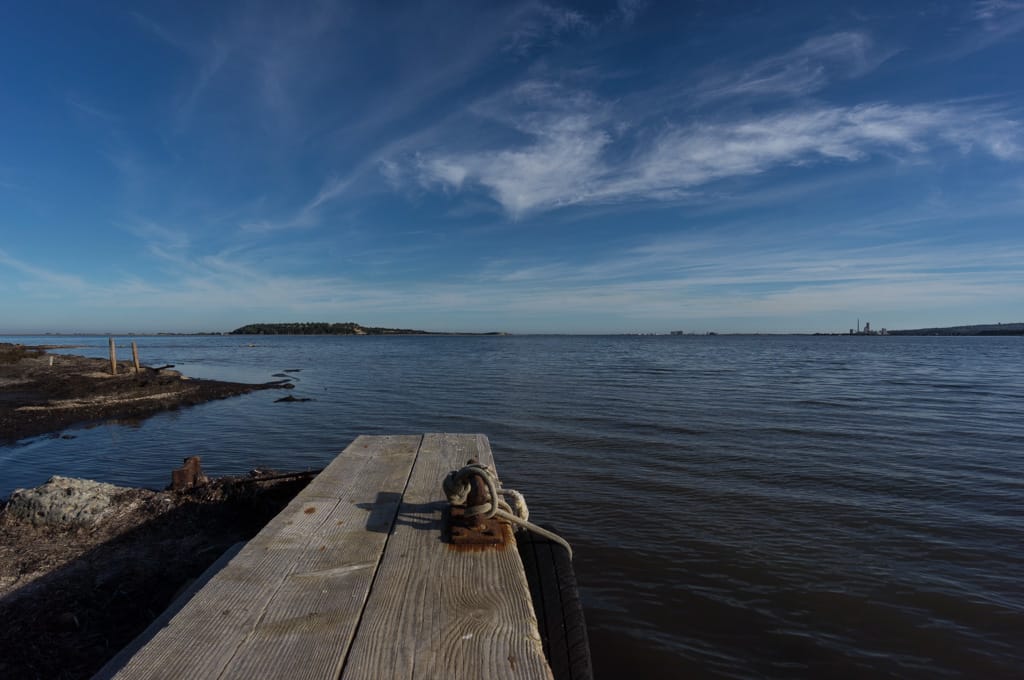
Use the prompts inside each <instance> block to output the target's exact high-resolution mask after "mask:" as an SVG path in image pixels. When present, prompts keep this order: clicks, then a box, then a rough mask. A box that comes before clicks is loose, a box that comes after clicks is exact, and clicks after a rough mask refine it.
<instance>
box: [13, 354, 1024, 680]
mask: <svg viewBox="0 0 1024 680" xmlns="http://www.w3.org/2000/svg"><path fill="white" fill-rule="evenodd" d="M5 340H6V341H14V342H23V343H26V344H44V343H49V344H53V343H54V342H55V341H56V342H60V343H61V344H78V345H85V347H84V348H80V349H74V350H57V351H55V353H57V354H59V353H61V352H66V353H77V354H85V355H88V356H98V357H102V356H105V355H106V351H107V348H106V342H107V341H106V338H95V337H90V338H59V339H55V338H53V337H47V338H0V341H5ZM136 341H137V342H138V344H139V348H140V352H141V355H142V360H143V361H144V362H145V363H147V364H150V365H161V364H168V363H170V364H175V366H176V369H177V370H180V371H182V372H183V373H184V374H186V375H191V376H193V377H202V378H215V379H223V380H237V381H246V382H265V381H268V380H272V379H275V377H274V376H275V374H279V373H286V374H287V375H289V376H291V377H292V378H293V379H294V381H295V384H296V388H295V389H294V390H293V391H292V392H291V393H292V394H293V395H294V396H295V397H297V398H302V397H308V398H311V399H313V401H308V402H299V403H275V402H274V400H275V399H277V398H279V397H280V396H281V394H280V393H273V392H257V393H253V394H248V395H244V396H241V397H235V398H232V399H228V400H224V401H216V402H210V403H207V404H203V405H200V406H197V407H192V408H187V409H181V410H178V411H173V412H168V413H163V414H160V415H157V416H155V417H153V418H150V419H148V420H146V421H143V422H141V423H134V424H120V425H103V426H99V427H94V428H91V429H76V430H71V431H68V433H69V434H72V435H74V438H73V439H60V438H52V437H40V438H36V439H33V440H28V441H23V442H19V443H18V444H16V445H12V446H6V447H2V448H0V496H6V495H7V494H8V493H10V491H11V490H12V489H13V488H15V487H25V486H35V485H37V484H40V483H42V482H44V481H46V479H47V478H48V477H49V476H51V475H53V474H61V475H68V476H81V477H88V478H93V479H98V480H101V481H106V482H113V483H116V484H126V485H138V486H148V487H153V488H161V487H163V486H165V485H166V484H167V483H168V481H169V479H170V470H171V469H172V468H174V467H177V466H178V465H180V463H181V460H182V459H183V458H184V457H186V456H189V455H201V456H202V457H203V466H204V468H205V469H206V471H207V472H208V473H210V474H214V475H219V474H237V473H244V472H247V471H248V470H250V469H252V468H255V467H271V468H276V469H281V470H302V469H315V468H319V467H322V466H323V465H325V464H326V463H327V462H329V461H330V460H331V459H332V458H333V457H334V456H335V455H336V454H337V453H338V452H339V451H340V450H341V449H343V448H344V447H345V446H346V445H347V444H348V443H349V442H350V441H351V440H352V439H353V438H354V437H355V436H357V435H359V434H386V433H417V432H428V431H430V432H438V431H448V432H483V433H485V434H487V435H488V436H489V437H490V440H491V446H492V448H493V450H494V453H495V458H496V460H497V462H498V469H499V472H500V474H501V477H502V480H503V481H504V483H505V485H506V486H507V487H511V488H516V489H519V490H520V491H522V492H523V493H524V494H525V495H526V497H527V500H528V501H529V503H530V508H531V514H532V516H533V517H534V518H535V519H538V520H539V521H540V522H542V523H547V524H553V525H554V526H555V527H556V528H557V529H558V530H559V531H560V532H561V533H562V534H564V535H565V536H566V537H567V538H568V539H569V540H570V541H572V543H573V546H574V549H575V551H576V570H577V576H578V578H579V581H580V584H581V587H582V594H583V598H584V606H585V607H586V615H587V619H588V624H589V626H590V634H591V646H592V651H593V657H594V665H595V669H596V671H597V675H598V677H599V678H606V679H611V678H619V677H624V676H632V677H644V678H676V677H822V676H830V677H919V678H935V677H1013V676H1016V675H1018V673H1019V672H1020V669H1021V668H1024V649H1022V647H1021V644H1020V643H1021V641H1022V640H1024V585H1022V583H1024V578H1022V577H1024V338H1019V337H992V338H988V337H981V338H975V337H968V338H951V337H941V338H919V337H796V336H792V337H789V336H762V337H740V336H718V337H559V336H534V337H530V336H524V337H517V336H509V337H433V336H428V337H274V336H267V337H239V336H224V337H221V336H209V337H153V338H149V337H146V338H137V339H136ZM120 342H121V343H123V344H124V345H125V347H124V349H119V351H120V352H123V353H124V354H123V356H130V351H128V350H127V347H126V345H127V342H128V341H127V340H122V341H120ZM250 343H251V344H252V345H253V346H249V345H250Z"/></svg>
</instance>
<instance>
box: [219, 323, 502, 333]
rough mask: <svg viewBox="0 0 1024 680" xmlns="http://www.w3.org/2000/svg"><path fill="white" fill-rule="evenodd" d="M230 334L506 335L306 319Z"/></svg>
mask: <svg viewBox="0 0 1024 680" xmlns="http://www.w3.org/2000/svg"><path fill="white" fill-rule="evenodd" d="M230 334H231V335H507V334H506V333H503V332H500V331H497V332H491V333H437V332H434V331H421V330H415V329H412V328H380V327H379V326H362V325H360V324H357V323H353V322H352V321H347V322H345V323H327V322H326V321H307V322H299V323H251V324H247V325H245V326H242V327H241V328H236V329H235V330H233V331H231V333H230Z"/></svg>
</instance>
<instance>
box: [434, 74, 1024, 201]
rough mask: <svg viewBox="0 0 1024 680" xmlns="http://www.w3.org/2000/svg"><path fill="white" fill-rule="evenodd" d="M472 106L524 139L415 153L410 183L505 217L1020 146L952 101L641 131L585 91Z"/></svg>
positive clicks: (1005, 127)
mask: <svg viewBox="0 0 1024 680" xmlns="http://www.w3.org/2000/svg"><path fill="white" fill-rule="evenodd" d="M474 111H475V113H476V114H477V115H482V116H486V117H489V118H490V119H491V120H493V121H496V122H499V123H502V124H503V125H506V126H508V127H510V128H512V129H514V130H515V131H516V132H518V133H520V134H521V135H522V136H524V137H525V138H526V139H527V141H525V142H522V143H518V144H505V145H504V146H502V147H499V148H485V149H480V150H461V151H448V152H446V151H444V150H432V151H424V152H422V153H420V154H418V155H417V156H416V159H415V166H416V170H417V173H418V177H419V181H420V182H421V183H422V184H423V185H424V186H427V187H431V186H435V187H443V188H447V189H449V190H456V191H458V190H469V189H471V188H472V187H479V188H482V189H483V190H484V191H486V192H487V193H489V194H490V195H491V196H492V197H493V198H494V200H496V201H497V202H498V203H499V204H500V205H501V206H502V207H503V208H504V210H505V211H506V212H507V213H508V214H510V215H511V216H513V217H520V216H522V215H525V214H527V213H530V212H537V211H544V210H551V209H554V208H558V207H562V206H567V205H578V204H588V203H607V202H621V201H631V200H638V199H655V200H667V199H679V198H681V197H683V196H686V195H687V194H688V193H689V192H692V191H694V190H696V189H697V188H699V187H701V186H703V185H706V184H708V183H711V182H714V181H717V180H721V179H726V178H731V177H745V176H753V175H758V174H761V173H765V172H768V171H770V170H772V169H773V168H777V167H780V166H785V165H801V164H810V163H822V162H844V163H854V162H861V161H864V160H866V159H868V158H870V157H872V156H874V155H876V154H881V153H885V154H890V155H892V154H903V155H910V156H913V155H922V154H926V153H927V152H929V151H933V150H935V149H936V148H940V147H949V148H954V149H956V150H958V151H960V152H961V153H965V154H966V153H970V152H972V151H979V152H982V153H985V154H989V155H991V156H994V157H995V158H998V159H1003V160H1009V159H1014V158H1019V157H1020V156H1021V154H1022V149H1024V135H1022V127H1021V124H1020V123H1019V122H1017V121H1016V120H1014V119H1013V118H1012V117H1010V116H1008V115H1006V114H1005V113H1003V112H1001V111H999V110H997V109H991V108H983V107H970V106H966V105H962V104H951V103H943V104H918V105H906V106H899V105H894V104H888V103H873V104H863V105H858V106H847V107H841V106H831V107H829V106H818V107H816V108H810V109H808V108H806V107H804V108H800V109H795V110H787V111H782V112H777V113H772V114H768V115H764V116H760V117H747V118H741V119H734V120H725V121H718V122H689V123H669V124H662V125H660V126H659V127H658V128H654V129H650V128H651V126H649V125H647V126H645V125H644V123H643V121H642V120H641V121H637V122H636V123H635V124H629V122H628V118H625V116H627V115H628V113H629V112H616V113H617V115H612V112H613V106H612V105H611V104H608V103H605V102H603V101H601V100H599V99H598V98H596V97H594V96H593V95H590V94H587V93H579V92H572V91H563V90H560V89H559V88H558V87H557V86H553V85H551V84H548V83H527V84H525V85H522V86H520V87H518V88H516V89H514V90H512V91H511V92H508V93H505V94H504V95H503V96H501V97H499V98H496V99H491V100H489V101H487V102H486V103H485V104H484V105H481V106H478V107H476V108H475V109H474ZM624 119H625V120H627V124H626V125H623V120H624ZM627 135H630V136H629V137H628V138H627ZM616 145H619V146H628V147H629V149H630V150H629V151H628V152H627V153H623V152H622V151H621V149H620V148H618V147H616ZM615 151H617V153H616V152H615Z"/></svg>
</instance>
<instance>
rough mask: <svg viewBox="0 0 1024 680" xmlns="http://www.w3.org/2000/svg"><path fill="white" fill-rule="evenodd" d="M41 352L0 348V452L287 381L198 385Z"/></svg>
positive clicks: (123, 365) (165, 373)
mask: <svg viewBox="0 0 1024 680" xmlns="http://www.w3.org/2000/svg"><path fill="white" fill-rule="evenodd" d="M46 349H47V348H45V347H26V346H22V345H11V344H7V343H0V444H10V443H13V442H15V441H17V440H19V439H25V438H27V437H34V436H39V435H43V434H49V433H56V432H60V431H62V430H64V429H66V428H68V427H71V426H76V425H87V424H89V423H96V422H104V421H110V420H136V421H137V420H141V419H144V418H148V417H149V416H152V415H154V414H156V413H160V412H162V411H168V410H174V409H178V408H181V407H183V406H193V405H196V404H202V403H204V402H207V401H212V400H214V399H225V398H227V397H233V396H237V395H240V394H246V393H248V392H253V391H255V390H266V389H288V388H291V387H292V384H291V383H290V382H288V381H276V382H269V383H262V384H249V383H236V382H225V381H220V380H198V379H190V378H188V377H185V376H182V375H181V374H180V373H178V372H177V371H174V370H170V369H168V368H164V369H156V368H152V367H149V366H142V367H141V369H140V370H139V371H138V372H136V371H135V368H134V366H133V365H132V363H131V362H130V361H121V362H118V371H117V374H116V375H112V374H111V371H110V362H109V361H108V360H106V359H90V358H87V357H81V356H74V355H65V354H61V355H55V354H47V352H46Z"/></svg>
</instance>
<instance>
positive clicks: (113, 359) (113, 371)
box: [110, 338, 117, 375]
mask: <svg viewBox="0 0 1024 680" xmlns="http://www.w3.org/2000/svg"><path fill="white" fill-rule="evenodd" d="M110 375H117V348H116V346H115V345H114V338H110Z"/></svg>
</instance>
